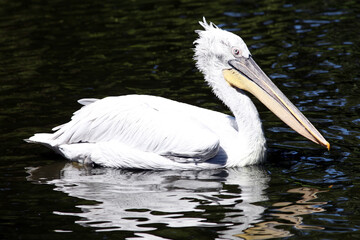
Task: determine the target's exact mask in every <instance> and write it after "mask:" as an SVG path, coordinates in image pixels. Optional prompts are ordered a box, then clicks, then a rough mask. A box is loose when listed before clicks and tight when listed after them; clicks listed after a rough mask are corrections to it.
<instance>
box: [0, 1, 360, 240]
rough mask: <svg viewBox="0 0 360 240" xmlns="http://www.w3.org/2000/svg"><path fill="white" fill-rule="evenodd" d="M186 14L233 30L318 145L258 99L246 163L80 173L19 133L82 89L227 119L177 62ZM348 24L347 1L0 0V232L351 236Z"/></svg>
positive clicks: (355, 14)
mask: <svg viewBox="0 0 360 240" xmlns="http://www.w3.org/2000/svg"><path fill="white" fill-rule="evenodd" d="M202 16H206V17H207V19H208V20H211V21H213V22H215V23H217V24H218V25H219V26H221V27H222V28H225V29H228V30H230V31H233V32H235V33H237V34H239V35H241V36H242V37H243V39H244V40H245V42H246V43H247V44H248V46H249V48H250V51H251V52H252V54H253V56H254V58H255V60H256V61H257V62H258V64H259V65H260V66H261V67H262V68H263V70H264V71H265V72H266V73H268V74H269V75H270V76H271V77H272V78H273V80H274V82H275V83H276V84H277V85H278V86H279V88H280V89H282V90H283V91H284V93H285V94H286V95H287V96H288V97H289V99H291V100H292V101H293V102H294V103H295V104H296V105H297V106H298V107H299V108H300V109H301V110H302V111H303V112H304V113H305V115H306V116H307V117H308V118H309V119H310V120H311V121H312V122H313V124H314V125H315V126H316V127H317V128H318V129H319V130H320V131H321V132H322V133H323V135H324V136H325V138H326V139H327V140H328V141H329V142H330V143H331V147H332V148H331V151H330V152H327V151H325V150H324V149H322V148H320V147H318V146H316V145H314V144H312V143H311V142H309V141H307V140H304V138H302V137H301V136H299V135H297V134H295V133H294V132H293V131H291V130H290V129H289V128H287V127H286V126H285V125H284V124H283V123H282V122H281V121H280V120H278V119H277V118H276V117H275V116H274V115H273V114H272V113H271V112H269V111H268V110H266V109H265V107H263V106H262V105H261V104H257V106H258V109H259V111H260V114H261V117H262V119H263V120H264V129H265V132H266V137H267V139H268V146H269V148H270V150H269V158H268V162H267V163H266V164H265V165H264V166H262V167H249V168H243V169H231V170H217V171H202V172H176V171H164V172H152V171H123V170H117V169H103V168H93V169H91V168H85V167H83V166H79V165H76V164H71V163H68V162H67V161H65V160H63V159H62V158H61V157H59V156H57V155H55V154H53V153H52V152H50V151H49V150H47V149H45V148H43V147H40V146H34V145H30V144H26V143H24V142H23V141H22V139H24V138H26V137H29V136H31V135H32V134H33V133H35V132H46V131H49V130H50V129H51V128H52V127H54V126H56V125H59V124H61V123H63V122H65V121H68V120H69V118H70V116H71V113H72V112H74V111H75V110H76V109H77V108H78V107H79V106H78V104H77V103H76V100H77V99H80V98H84V97H98V98H101V97H105V96H109V95H123V94H130V93H138V94H153V95H159V96H164V97H168V98H171V99H174V100H177V101H182V102H187V103H191V104H194V105H198V106H202V107H206V108H210V109H214V110H217V111H222V112H226V113H228V110H227V109H226V107H224V106H223V105H222V104H221V103H220V102H219V101H218V100H217V99H216V98H215V97H214V96H213V95H212V93H211V91H210V90H209V88H208V87H207V86H206V85H205V84H204V82H203V80H202V76H201V74H200V73H198V72H197V70H196V69H195V67H194V62H193V60H192V54H193V52H192V50H191V48H192V47H193V46H192V42H193V40H194V39H195V38H196V34H195V33H194V30H195V29H198V28H199V25H198V24H197V21H198V20H201V18H202ZM359 22H360V4H358V3H357V2H356V1H320V0H318V1H281V0H272V1H216V2H213V3H209V2H208V1H192V0H188V1H144V0H142V1H140V0H139V1H136V0H134V1H127V2H124V1H97V0H93V1H84V0H80V1H58V0H54V1H41V0H36V1H35V0H34V1H7V0H2V1H0V126H1V127H0V143H1V144H0V239H85V238H87V239H115V238H116V239H123V238H128V239H141V238H144V239H215V238H219V239H269V238H281V237H285V238H289V239H356V238H360V232H359V229H360V209H359V206H360V192H359V191H360V174H359V172H360V150H359V149H360V146H359V142H360V116H359V114H360V90H359V76H360V75H359V73H360V64H359V55H360V54H359V53H360V49H359V46H360V40H359V36H360V23H359ZM254 101H256V100H254ZM257 103H258V102H257Z"/></svg>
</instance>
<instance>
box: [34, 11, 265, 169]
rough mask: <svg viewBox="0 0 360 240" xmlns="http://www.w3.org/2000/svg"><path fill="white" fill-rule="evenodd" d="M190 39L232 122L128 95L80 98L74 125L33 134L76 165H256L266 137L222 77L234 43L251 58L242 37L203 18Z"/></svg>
mask: <svg viewBox="0 0 360 240" xmlns="http://www.w3.org/2000/svg"><path fill="white" fill-rule="evenodd" d="M200 25H201V26H203V27H204V29H205V30H203V31H197V33H198V34H199V38H198V39H197V40H196V41H195V42H194V43H195V45H196V47H195V56H194V59H195V60H196V66H197V67H198V69H199V70H200V71H201V72H202V73H203V74H204V75H205V80H206V81H207V82H208V84H209V85H210V86H211V87H212V89H213V91H214V93H215V94H216V95H217V96H218V97H219V98H220V99H221V100H222V101H223V102H224V103H225V104H226V105H227V106H228V107H229V108H230V110H231V111H232V112H233V113H234V115H235V118H234V117H231V116H228V115H225V114H222V113H218V112H214V111H211V110H207V109H203V108H199V107H195V106H191V105H188V104H184V103H179V102H176V101H172V100H168V99H165V98H161V97H154V96H145V95H128V96H120V97H107V98H104V99H101V100H97V99H82V100H79V103H80V104H82V105H84V106H83V107H82V108H81V109H80V110H78V111H77V112H75V113H74V115H73V117H72V118H71V121H70V122H68V123H66V124H63V125H60V126H58V127H55V128H54V129H53V130H54V131H56V132H54V133H53V134H35V135H34V136H32V137H31V138H29V139H28V141H29V142H35V143H40V144H43V145H45V146H47V147H50V148H52V149H54V150H55V151H56V152H59V153H61V154H62V155H64V156H65V157H66V158H68V159H71V160H74V161H84V162H95V163H97V164H100V165H102V166H108V167H119V168H141V169H172V168H178V169H194V168H198V169H203V168H219V167H234V166H245V165H251V164H257V163H259V162H261V161H262V160H263V159H264V154H265V138H264V135H263V132H262V128H261V122H260V119H259V116H258V112H257V110H256V108H255V106H254V105H253V103H252V102H251V100H250V99H249V98H248V97H247V96H246V95H245V94H243V93H242V92H240V91H238V90H235V89H234V88H232V87H231V86H230V85H229V84H228V83H227V82H226V81H225V80H224V78H223V76H222V70H223V69H225V68H228V65H227V61H228V60H229V59H231V58H232V57H233V56H232V50H231V48H232V47H233V46H237V47H238V48H239V49H241V53H242V54H243V56H249V55H250V52H249V50H248V49H247V47H246V45H245V43H244V42H243V40H242V39H241V38H240V37H238V36H236V35H234V34H232V33H230V32H227V31H224V30H222V29H220V28H218V27H217V26H215V25H214V24H213V23H210V24H208V23H207V22H206V20H205V18H204V19H203V22H200Z"/></svg>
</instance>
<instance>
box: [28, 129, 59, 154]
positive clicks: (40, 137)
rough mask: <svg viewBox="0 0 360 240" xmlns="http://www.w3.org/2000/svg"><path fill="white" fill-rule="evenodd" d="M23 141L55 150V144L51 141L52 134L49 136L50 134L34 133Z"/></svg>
mask: <svg viewBox="0 0 360 240" xmlns="http://www.w3.org/2000/svg"><path fill="white" fill-rule="evenodd" d="M24 141H25V142H28V143H37V144H41V145H44V146H46V147H48V148H50V149H53V150H56V149H55V146H56V144H55V141H54V139H53V134H51V133H36V134H34V136H32V137H30V138H28V139H24Z"/></svg>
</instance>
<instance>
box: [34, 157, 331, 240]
mask: <svg viewBox="0 0 360 240" xmlns="http://www.w3.org/2000/svg"><path fill="white" fill-rule="evenodd" d="M28 172H29V173H30V175H29V176H28V180H29V181H32V182H34V183H44V184H52V185H55V189H54V190H56V191H61V192H64V193H66V194H68V195H69V196H71V197H76V198H80V199H85V200H91V201H95V203H94V204H83V205H78V206H76V207H77V208H79V209H80V210H81V211H80V212H65V211H61V209H58V210H55V211H54V214H57V215H69V216H77V217H80V219H79V220H77V221H76V223H77V224H80V225H82V226H86V227H93V228H95V229H96V231H114V230H121V231H134V232H143V231H153V230H156V229H157V228H158V227H159V226H160V225H159V224H161V225H162V226H166V227H171V228H183V227H211V228H218V229H219V231H218V233H219V234H220V236H221V237H222V238H226V239H230V238H239V237H240V238H244V239H267V238H273V237H281V236H291V233H290V232H289V231H286V230H283V229H280V228H275V227H278V226H287V225H292V226H294V227H296V228H299V229H305V228H306V229H321V228H319V227H316V226H306V225H303V224H302V217H300V216H301V215H306V214H311V213H314V212H321V211H324V210H323V208H321V207H320V206H321V205H322V204H325V202H310V201H311V200H314V199H316V194H317V193H319V192H322V191H319V190H317V189H314V188H306V187H303V188H297V189H290V190H289V191H288V192H289V193H301V194H303V197H302V199H300V200H297V201H296V202H295V203H290V202H279V203H276V204H274V205H273V207H274V208H273V210H272V211H275V212H276V213H271V216H273V217H275V218H276V219H278V221H264V220H263V215H264V212H265V211H266V208H265V207H263V206H260V205H259V204H257V203H259V202H264V201H267V200H268V197H267V195H266V189H267V187H268V182H269V181H270V176H269V174H268V173H267V172H266V171H265V170H264V169H263V168H262V167H260V166H252V167H245V168H238V169H217V170H209V171H130V170H120V169H110V168H91V167H90V168H89V167H85V166H82V165H79V164H77V163H63V162H61V163H56V164H52V165H49V166H45V167H40V168H31V169H29V171H28ZM219 208H221V209H222V210H221V212H222V216H221V217H219V216H217V217H218V218H217V219H216V220H215V219H212V218H211V217H210V216H209V212H211V209H219ZM62 230H66V229H62ZM58 231H59V230H58ZM239 233H240V234H239ZM144 236H148V235H147V234H145V235H144Z"/></svg>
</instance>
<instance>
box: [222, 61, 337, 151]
mask: <svg viewBox="0 0 360 240" xmlns="http://www.w3.org/2000/svg"><path fill="white" fill-rule="evenodd" d="M229 64H230V66H231V67H232V68H231V69H226V70H223V75H224V77H225V79H226V81H227V82H228V83H229V84H230V85H232V86H233V87H237V88H240V89H242V90H245V91H248V92H250V93H252V94H253V95H254V96H255V97H257V98H258V99H259V100H260V101H261V102H262V103H263V104H264V105H265V106H266V107H268V108H269V109H270V110H271V111H272V112H273V113H274V114H275V115H276V116H278V117H279V118H280V119H281V120H283V121H284V122H285V123H286V124H287V125H289V127H291V128H292V129H294V130H295V131H296V132H298V133H299V134H301V135H303V136H304V137H306V138H307V139H309V140H311V141H313V142H315V143H317V144H320V145H323V146H325V147H326V148H327V149H328V150H330V144H329V143H328V142H327V141H326V140H325V138H324V137H323V136H322V135H321V134H320V133H319V131H318V130H316V128H315V127H314V126H313V125H312V124H311V123H310V121H309V120H308V119H307V118H306V117H305V116H304V115H303V114H302V113H301V112H300V111H299V109H297V107H295V106H294V104H292V103H291V102H290V100H289V99H288V98H287V97H286V96H285V95H284V94H283V93H282V92H281V91H280V90H279V89H278V88H277V87H276V86H275V84H274V83H273V82H272V81H271V80H270V78H269V77H268V76H266V74H265V73H264V72H263V71H262V70H261V68H260V67H259V66H258V65H257V64H256V62H255V61H254V60H253V59H252V57H251V56H250V57H249V58H244V57H242V58H237V59H234V60H230V61H229Z"/></svg>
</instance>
